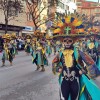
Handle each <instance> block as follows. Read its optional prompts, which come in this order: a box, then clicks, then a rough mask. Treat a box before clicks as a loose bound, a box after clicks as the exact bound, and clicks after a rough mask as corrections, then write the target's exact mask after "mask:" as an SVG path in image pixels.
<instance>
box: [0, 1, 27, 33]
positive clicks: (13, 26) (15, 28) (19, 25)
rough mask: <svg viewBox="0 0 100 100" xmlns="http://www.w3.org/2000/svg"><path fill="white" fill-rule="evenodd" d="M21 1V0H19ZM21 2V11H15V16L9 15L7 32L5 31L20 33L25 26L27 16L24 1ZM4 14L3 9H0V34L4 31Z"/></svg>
mask: <svg viewBox="0 0 100 100" xmlns="http://www.w3.org/2000/svg"><path fill="white" fill-rule="evenodd" d="M21 2H22V0H21ZM22 4H23V12H22V13H18V12H17V13H16V17H10V18H9V20H8V26H7V27H8V28H7V29H8V32H7V33H16V34H17V35H21V33H22V30H23V29H24V27H25V26H26V21H27V16H26V12H25V11H26V10H25V9H26V8H25V2H22ZM5 27H6V25H5V15H4V11H3V10H2V9H0V34H4V33H5Z"/></svg>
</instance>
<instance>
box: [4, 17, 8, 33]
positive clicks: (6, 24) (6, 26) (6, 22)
mask: <svg viewBox="0 0 100 100" xmlns="http://www.w3.org/2000/svg"><path fill="white" fill-rule="evenodd" d="M7 31H8V19H7V18H5V34H6V33H7Z"/></svg>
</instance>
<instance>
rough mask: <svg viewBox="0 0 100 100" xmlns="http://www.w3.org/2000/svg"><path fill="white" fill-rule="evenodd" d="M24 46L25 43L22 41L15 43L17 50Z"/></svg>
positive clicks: (22, 48)
mask: <svg viewBox="0 0 100 100" xmlns="http://www.w3.org/2000/svg"><path fill="white" fill-rule="evenodd" d="M24 48H25V43H24V42H22V41H19V42H18V43H17V50H24Z"/></svg>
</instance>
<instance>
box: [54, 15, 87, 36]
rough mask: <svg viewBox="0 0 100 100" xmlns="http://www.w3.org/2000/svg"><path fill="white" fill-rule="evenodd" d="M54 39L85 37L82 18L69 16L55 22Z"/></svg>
mask: <svg viewBox="0 0 100 100" xmlns="http://www.w3.org/2000/svg"><path fill="white" fill-rule="evenodd" d="M53 24H54V28H53V38H57V37H76V36H77V37H78V36H79V37H82V36H85V34H86V33H85V31H84V28H85V26H84V25H83V22H82V16H79V15H77V14H76V13H75V14H69V15H67V16H65V17H64V18H62V19H61V18H59V19H58V20H55V21H54V23H53Z"/></svg>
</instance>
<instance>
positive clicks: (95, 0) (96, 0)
mask: <svg viewBox="0 0 100 100" xmlns="http://www.w3.org/2000/svg"><path fill="white" fill-rule="evenodd" d="M86 1H94V2H98V0H86ZM99 2H100V0H99Z"/></svg>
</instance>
